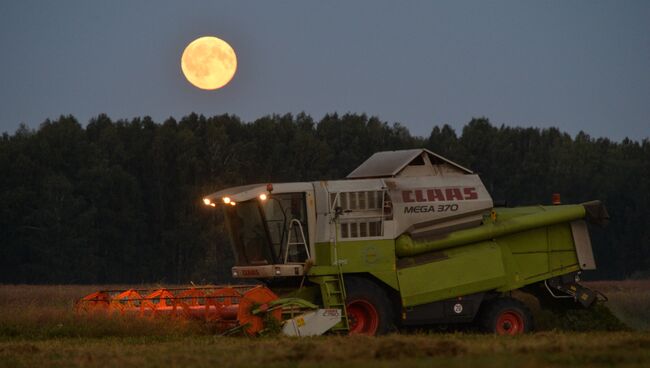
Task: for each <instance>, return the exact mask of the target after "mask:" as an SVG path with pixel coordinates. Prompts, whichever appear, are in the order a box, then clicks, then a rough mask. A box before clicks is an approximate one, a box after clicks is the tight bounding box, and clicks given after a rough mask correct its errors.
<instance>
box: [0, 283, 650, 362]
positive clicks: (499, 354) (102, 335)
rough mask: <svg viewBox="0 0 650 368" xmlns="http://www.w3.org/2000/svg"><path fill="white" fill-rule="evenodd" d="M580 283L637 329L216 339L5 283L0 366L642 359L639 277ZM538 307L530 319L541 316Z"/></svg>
mask: <svg viewBox="0 0 650 368" xmlns="http://www.w3.org/2000/svg"><path fill="white" fill-rule="evenodd" d="M590 286H591V287H593V288H596V289H599V290H601V291H603V292H605V293H606V294H608V296H609V298H610V302H609V303H608V305H609V306H610V308H611V310H612V311H613V312H614V314H615V315H616V316H617V317H619V318H620V319H621V320H622V321H624V322H626V323H628V325H629V324H630V323H632V324H634V325H633V326H632V327H635V328H636V329H638V330H634V329H631V328H626V329H624V330H620V329H619V331H609V332H607V331H596V330H599V328H598V326H601V327H602V324H599V323H596V322H597V321H595V322H594V326H595V327H596V328H595V330H594V331H589V332H575V331H570V330H572V329H573V328H571V326H567V327H568V328H566V329H564V328H562V326H560V327H557V326H555V327H550V325H547V326H540V327H543V328H542V329H543V330H544V329H545V331H541V332H537V333H534V334H529V335H526V336H520V337H515V338H508V337H496V336H492V335H480V334H473V333H437V332H431V331H424V332H422V331H420V332H417V333H412V332H409V333H404V334H395V335H389V336H382V337H377V338H374V337H365V336H321V337H315V338H287V337H263V338H247V337H220V336H214V335H213V333H212V331H211V330H210V328H209V326H205V325H202V324H197V323H188V322H178V321H175V322H172V321H169V320H149V319H139V320H133V319H128V318H121V317H113V318H107V317H93V318H82V317H79V316H76V315H75V314H74V313H73V311H72V304H73V301H74V300H75V299H76V298H78V297H80V296H82V295H84V294H87V293H89V292H92V291H94V290H95V289H97V288H98V287H96V286H9V285H5V286H0V367H31V366H39V367H68V366H75V367H105V366H120V367H162V366H165V367H176V366H183V367H186V366H192V367H215V366H217V367H220V366H223V367H251V366H266V367H287V366H289V367H327V366H340V367H369V366H372V367H392V366H395V364H397V363H398V362H399V364H404V365H405V366H414V367H420V366H422V367H424V366H427V367H431V366H445V367H466V366H481V367H502V366H526V367H548V366H551V367H555V366H556V367H563V366H572V367H574V366H578V367H579V366H585V367H610V366H617V367H644V366H650V332H647V331H644V330H642V329H643V328H647V326H648V319H647V318H648V315H647V313H648V310H650V303H649V302H650V300H649V298H648V290H650V289H649V288H648V286H650V285H649V283H648V282H647V281H643V282H637V281H623V282H597V283H596V282H594V283H590ZM543 312H544V311H538V312H537V314H538V318H539V316H540V313H542V314H541V317H544V318H548V317H549V316H548V315H544V313H543ZM598 316H599V314H598V313H597V314H595V315H594V317H593V318H596V319H597V318H600V317H598ZM563 318H566V316H564V317H563ZM593 318H592V319H593ZM551 319H552V318H551ZM564 323H565V324H567V323H569V324H570V323H571V318H568V319H566V320H565V321H564ZM580 323H582V324H584V323H585V321H581V322H580ZM573 330H575V329H573ZM600 330H602V328H600Z"/></svg>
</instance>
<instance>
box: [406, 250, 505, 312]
mask: <svg viewBox="0 0 650 368" xmlns="http://www.w3.org/2000/svg"><path fill="white" fill-rule="evenodd" d="M444 256H445V257H446V258H441V259H440V260H436V261H432V262H428V263H424V264H422V265H419V266H414V267H406V268H403V269H400V270H398V271H397V278H398V280H399V285H400V294H401V297H402V304H403V306H405V307H410V306H414V305H418V304H424V303H430V302H434V301H437V300H442V299H448V298H452V297H455V296H460V295H467V294H472V293H476V292H480V291H486V290H492V289H496V288H498V287H499V286H501V285H503V284H504V282H505V279H506V271H505V269H504V264H503V262H502V256H501V249H500V247H499V246H498V245H497V244H495V243H493V242H481V243H476V244H472V245H468V246H462V247H456V248H452V249H449V250H447V251H446V252H445V253H444Z"/></svg>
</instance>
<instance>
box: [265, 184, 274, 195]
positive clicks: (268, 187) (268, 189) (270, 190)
mask: <svg viewBox="0 0 650 368" xmlns="http://www.w3.org/2000/svg"><path fill="white" fill-rule="evenodd" d="M266 190H267V191H268V192H269V193H271V192H272V191H273V184H271V183H268V184H266Z"/></svg>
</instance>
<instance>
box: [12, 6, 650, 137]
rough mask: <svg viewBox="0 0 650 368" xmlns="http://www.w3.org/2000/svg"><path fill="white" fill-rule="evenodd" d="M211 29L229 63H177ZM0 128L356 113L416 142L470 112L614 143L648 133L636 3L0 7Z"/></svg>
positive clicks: (649, 77) (649, 38)
mask: <svg viewBox="0 0 650 368" xmlns="http://www.w3.org/2000/svg"><path fill="white" fill-rule="evenodd" d="M204 35H213V36H217V37H219V38H222V39H224V40H226V41H227V42H228V43H230V44H231V45H232V46H233V48H234V49H235V51H236V52H237V56H238V63H239V68H238V70H237V74H236V75H235V77H234V79H233V80H232V81H231V82H230V84H228V85H227V86H226V87H224V88H222V89H219V90H216V91H204V90H200V89H197V88H196V87H193V86H192V85H190V84H189V83H188V82H187V81H186V80H185V78H184V76H183V74H182V73H181V69H180V57H181V53H182V52H183V49H184V48H185V46H186V45H187V44H188V43H189V42H191V41H192V40H194V39H195V38H197V37H199V36H204ZM0 46H1V50H2V51H1V57H0V80H1V83H0V101H1V102H0V106H1V108H0V132H5V131H6V132H10V133H13V132H14V131H15V130H16V128H17V127H18V126H19V124H20V123H26V124H27V125H28V126H29V127H31V128H37V127H38V126H39V124H40V123H42V122H43V121H44V120H45V119H47V118H50V119H53V118H57V117H58V116H59V115H61V114H72V115H74V116H75V117H77V118H78V119H79V120H80V122H82V123H84V124H85V123H87V121H88V120H89V119H90V118H92V117H93V116H96V115H98V114H100V113H106V114H108V115H109V116H110V117H111V118H113V119H121V118H126V119H131V118H134V117H137V116H145V115H149V116H152V117H153V118H154V119H155V120H156V121H158V122H162V121H163V120H164V119H166V118H167V117H170V116H172V117H175V118H181V117H182V116H184V115H187V114H189V113H191V112H196V113H200V114H204V115H207V116H211V115H215V114H222V113H231V114H236V115H238V116H240V117H241V118H242V119H243V120H245V121H252V120H254V119H256V118H259V117H262V116H264V115H268V114H272V113H279V114H284V113H287V112H290V113H299V112H301V111H304V112H306V113H308V114H310V115H312V116H313V117H314V118H315V119H317V120H318V119H320V118H322V116H323V115H324V114H326V113H329V112H338V113H346V112H352V113H366V114H368V115H373V116H378V117H379V118H380V119H382V120H384V121H388V122H389V123H393V122H399V123H401V124H402V125H404V126H406V127H407V128H408V129H409V130H410V132H411V133H412V134H414V135H421V136H428V135H429V133H430V131H431V128H432V127H433V126H434V125H440V124H445V123H448V124H450V125H451V126H452V127H454V128H455V129H456V130H457V131H458V132H460V129H461V127H462V126H463V125H464V124H466V123H467V122H468V121H469V120H470V119H471V118H472V117H481V116H485V117H488V118H489V119H490V120H491V121H492V122H493V123H494V124H497V125H501V124H506V125H511V126H536V127H549V126H557V127H559V128H560V129H562V130H564V131H566V132H568V133H570V134H576V133H577V132H579V131H580V130H583V131H585V132H586V133H588V134H590V135H592V136H595V137H599V136H605V137H609V138H612V139H615V140H620V139H623V138H624V137H626V136H627V137H630V138H633V139H635V140H639V139H642V138H644V137H649V136H650V1H534V2H533V1H436V2H433V1H414V2H398V1H390V2H388V1H327V2H324V1H320V2H315V1H314V2H312V1H228V2H224V1H214V0H210V1H173V2H172V1H24V0H21V1H13V0H10V1H7V0H3V1H2V2H0Z"/></svg>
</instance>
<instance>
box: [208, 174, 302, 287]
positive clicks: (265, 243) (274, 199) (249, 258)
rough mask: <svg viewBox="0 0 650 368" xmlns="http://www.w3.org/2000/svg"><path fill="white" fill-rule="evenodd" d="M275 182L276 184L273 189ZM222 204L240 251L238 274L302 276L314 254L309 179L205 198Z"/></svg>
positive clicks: (235, 271) (234, 271)
mask: <svg viewBox="0 0 650 368" xmlns="http://www.w3.org/2000/svg"><path fill="white" fill-rule="evenodd" d="M274 187H275V188H274ZM203 201H204V203H205V204H206V205H210V206H213V207H216V206H217V205H220V206H221V207H223V211H224V217H225V226H226V229H227V232H228V235H229V236H230V243H231V246H232V249H233V253H234V255H235V266H234V267H233V268H232V275H233V277H235V278H273V277H286V276H302V275H304V273H305V264H307V263H308V261H309V260H310V259H311V254H312V248H311V246H310V244H313V243H312V242H310V238H311V237H312V236H313V231H312V232H310V230H311V229H310V228H309V226H308V224H309V223H310V221H309V219H310V214H311V216H315V209H314V205H313V203H314V201H313V187H312V185H311V184H309V183H286V184H273V185H272V184H267V185H264V184H255V185H247V186H242V187H235V188H229V189H226V190H223V191H220V192H217V193H214V194H211V195H209V196H207V197H206V198H204V200H203Z"/></svg>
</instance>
